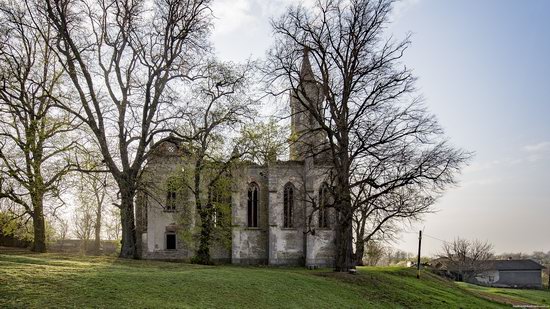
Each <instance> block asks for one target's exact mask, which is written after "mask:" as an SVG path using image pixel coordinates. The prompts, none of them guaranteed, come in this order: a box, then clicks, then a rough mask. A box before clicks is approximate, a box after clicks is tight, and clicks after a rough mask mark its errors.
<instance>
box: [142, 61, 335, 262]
mask: <svg viewBox="0 0 550 309" xmlns="http://www.w3.org/2000/svg"><path fill="white" fill-rule="evenodd" d="M300 74H301V76H300V80H301V81H302V83H303V89H305V91H306V95H308V96H311V97H316V98H319V99H317V100H318V101H320V100H322V99H321V98H320V95H319V93H320V91H319V88H318V86H317V83H315V81H314V79H313V73H312V71H311V66H310V62H309V59H308V56H307V53H306V54H305V55H304V58H303V61H302V65H301V71H300ZM307 92H309V93H307ZM297 100H298V99H297V95H296V94H291V95H290V107H291V132H292V134H293V135H294V136H297V138H295V140H294V141H293V142H291V144H290V158H289V160H287V161H276V162H272V163H269V164H267V165H265V166H260V165H257V164H253V163H247V164H244V165H243V166H242V167H240V168H238V169H236V170H233V171H232V172H231V179H232V181H231V183H232V184H231V195H230V196H231V202H230V205H231V211H230V212H231V226H230V229H231V236H230V237H231V240H230V244H231V245H230V246H229V245H227V244H226V245H222V244H218V243H214V244H213V245H212V246H211V249H210V254H211V257H212V260H213V261H215V262H224V263H233V264H268V265H305V266H319V267H325V266H333V264H334V260H335V254H334V251H335V243H334V240H335V231H334V212H333V210H332V209H330V208H328V207H324V204H325V203H327V202H326V201H327V199H328V198H329V197H328V185H327V181H326V179H327V173H328V171H329V170H330V162H329V160H327V158H326V156H327V155H326V154H323V152H319V151H316V150H318V149H319V148H320V147H322V146H321V144H322V143H324V141H326V137H325V136H324V135H323V134H322V133H319V132H320V130H317V131H318V132H317V133H313V134H311V132H313V131H314V130H311V129H312V126H315V121H312V120H313V119H312V116H311V115H309V113H307V112H306V111H305V110H304V109H303V108H302V107H301V104H300V103H299V102H298V101H297ZM319 103H320V102H319ZM304 132H308V133H304ZM187 155H188V154H186V152H185V149H184V147H183V146H181V144H180V143H179V142H178V141H177V140H175V139H174V140H171V139H166V140H164V141H163V142H162V143H160V144H158V146H157V151H155V152H154V155H153V156H152V157H151V158H150V159H149V160H148V162H147V166H146V170H145V172H144V174H145V175H147V176H146V177H145V179H147V180H146V182H147V183H148V184H149V185H151V184H154V186H150V187H154V188H155V189H154V190H153V191H155V195H154V196H153V195H150V194H149V195H141V196H138V201H137V203H136V205H137V209H136V227H137V237H138V243H139V244H140V247H141V248H139V249H140V251H141V255H142V257H143V258H145V259H177V260H190V259H191V258H192V257H193V256H194V254H195V252H194V250H192V249H191V246H189V243H188V242H186V241H184V240H183V239H181V238H183V237H181V236H180V235H181V233H179V230H180V229H181V228H182V226H181V223H180V222H181V220H180V219H179V218H181V216H192V214H190V213H188V212H186V213H182V212H181V211H180V209H181V208H180V204H181V203H182V198H183V199H188V198H187V197H185V195H183V197H182V196H181V195H182V194H178V193H176V190H174V188H168V187H167V185H163V184H166V183H167V178H168V177H169V176H170V175H171V174H173V173H174V172H175V171H177V169H181V167H182V166H185V162H186V156H187ZM177 192H180V191H177ZM155 196H156V197H155ZM315 205H317V206H315ZM191 224H193V222H191Z"/></svg>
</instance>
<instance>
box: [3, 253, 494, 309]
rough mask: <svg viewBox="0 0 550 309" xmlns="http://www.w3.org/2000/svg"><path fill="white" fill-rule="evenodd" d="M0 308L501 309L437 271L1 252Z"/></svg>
mask: <svg viewBox="0 0 550 309" xmlns="http://www.w3.org/2000/svg"><path fill="white" fill-rule="evenodd" d="M0 250H1V249H0ZM4 253H5V252H4ZM0 304H2V305H1V306H2V307H8V308H13V307H21V308H29V307H30V308H44V307H51V308H67V307H71V308H73V307H79V308H81V307H102V308H115V307H116V308H191V307H200V308H205V307H209V308H214V307H216V308H220V307H224V308H243V307H244V308H246V307H248V308H253V307H254V308H258V307H259V308H298V307H300V308H365V307H367V308H442V307H445V308H449V307H450V308H453V307H454V308H481V307H483V308H499V307H501V306H500V305H498V304H496V303H493V302H490V301H487V300H484V299H481V298H477V297H475V296H474V295H473V294H471V293H470V292H468V291H466V290H464V289H461V288H460V287H458V286H456V285H455V284H454V283H452V282H448V281H445V280H443V279H440V278H437V277H435V276H433V275H431V274H423V277H422V279H420V280H417V279H416V278H415V273H414V271H413V270H410V269H404V268H361V269H360V270H359V274H358V275H347V274H337V273H333V272H331V271H330V270H315V271H308V270H305V269H302V268H266V267H235V266H199V265H189V264H179V263H168V262H154V261H134V260H119V259H116V258H112V257H80V256H61V255H54V254H30V253H24V254H22V253H11V254H3V253H2V252H1V251H0Z"/></svg>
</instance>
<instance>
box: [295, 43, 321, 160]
mask: <svg viewBox="0 0 550 309" xmlns="http://www.w3.org/2000/svg"><path fill="white" fill-rule="evenodd" d="M309 53H310V49H309V48H308V47H307V46H306V47H304V54H303V58H302V64H301V67H300V76H299V85H298V86H297V87H296V89H295V91H293V92H291V93H290V108H291V137H290V139H289V142H290V159H291V160H304V159H305V158H307V157H313V156H315V154H317V153H318V152H319V149H320V146H321V144H322V143H323V141H324V140H325V137H324V135H323V133H322V132H321V130H318V128H319V124H318V123H317V120H316V119H315V118H314V116H313V114H311V112H310V110H309V109H308V107H307V106H306V105H308V106H310V108H314V107H317V106H320V104H321V102H322V101H323V98H322V92H321V88H320V84H319V83H318V82H317V81H316V80H315V75H314V74H313V69H312V67H311V62H310V60H309Z"/></svg>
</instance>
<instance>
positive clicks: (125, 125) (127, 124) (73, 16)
mask: <svg viewBox="0 0 550 309" xmlns="http://www.w3.org/2000/svg"><path fill="white" fill-rule="evenodd" d="M209 4H210V1H209V0H165V1H160V0H159V1H151V2H147V1H114V0H108V1H103V0H97V1H83V0H56V1H54V0H47V1H45V2H44V4H42V3H40V4H38V5H37V7H36V8H35V7H31V6H32V5H31V4H29V7H30V9H29V11H31V12H39V13H38V14H37V15H39V14H44V15H45V16H47V18H48V20H49V23H50V25H51V27H52V29H53V30H54V32H55V34H56V41H55V44H52V45H51V47H52V48H54V49H55V51H56V52H57V55H58V57H59V60H60V61H61V62H62V64H63V65H64V68H65V71H66V72H67V74H68V75H69V77H70V79H71V81H72V85H73V86H74V89H75V90H74V91H75V92H76V93H77V94H78V98H79V102H78V104H64V103H63V102H58V103H59V106H60V107H62V108H64V109H65V110H66V111H69V112H71V113H73V114H74V115H76V116H77V117H78V118H79V119H80V120H81V121H83V122H84V123H85V124H86V125H87V126H88V127H89V128H90V130H91V131H92V133H93V135H94V137H95V140H96V143H97V144H98V146H99V149H100V151H101V154H102V157H103V161H104V162H105V165H106V167H107V169H108V170H109V171H110V173H111V174H112V176H113V178H114V180H115V182H116V183H117V185H118V189H119V195H120V205H119V207H120V217H121V218H120V219H121V226H122V240H121V242H122V248H121V251H120V257H124V258H132V257H133V258H138V253H137V250H136V230H135V222H134V198H135V194H136V190H137V187H138V182H139V177H140V175H141V172H142V169H143V166H144V164H145V162H146V160H147V158H148V156H149V154H150V151H151V145H152V144H153V141H154V139H155V138H156V137H159V138H160V137H162V135H164V134H166V133H167V132H170V131H171V130H172V128H173V127H175V125H174V122H175V121H176V120H178V119H180V117H181V116H182V115H181V113H180V112H179V111H178V106H177V104H176V103H177V102H179V100H178V92H177V90H180V89H182V88H183V87H184V86H185V81H189V80H191V79H193V78H195V77H196V75H195V73H196V70H195V69H196V67H197V64H198V63H200V58H201V56H200V55H201V54H204V53H207V52H208V51H209V46H208V44H207V42H206V38H207V34H208V32H209V29H210V8H209Z"/></svg>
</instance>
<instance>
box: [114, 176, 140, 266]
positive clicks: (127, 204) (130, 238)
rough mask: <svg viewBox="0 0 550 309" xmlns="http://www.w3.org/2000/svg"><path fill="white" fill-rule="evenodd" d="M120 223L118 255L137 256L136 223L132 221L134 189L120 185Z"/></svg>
mask: <svg viewBox="0 0 550 309" xmlns="http://www.w3.org/2000/svg"><path fill="white" fill-rule="evenodd" d="M120 191H121V203H120V223H121V226H122V239H121V241H120V243H121V248H120V254H119V257H121V258H126V259H137V258H139V256H138V252H137V250H136V225H135V222H134V195H135V190H133V189H131V188H123V187H122V186H120Z"/></svg>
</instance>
